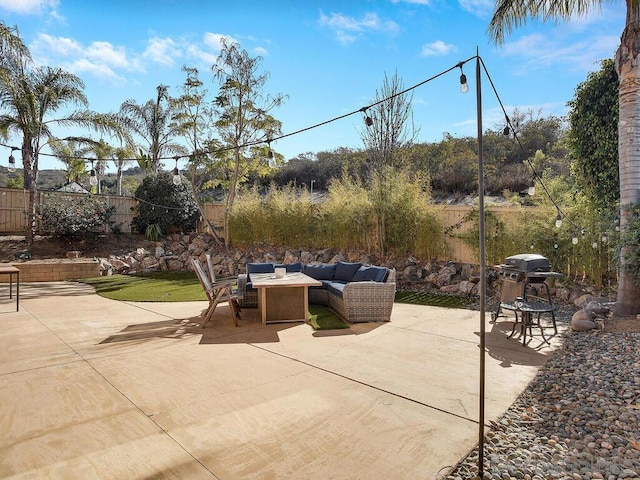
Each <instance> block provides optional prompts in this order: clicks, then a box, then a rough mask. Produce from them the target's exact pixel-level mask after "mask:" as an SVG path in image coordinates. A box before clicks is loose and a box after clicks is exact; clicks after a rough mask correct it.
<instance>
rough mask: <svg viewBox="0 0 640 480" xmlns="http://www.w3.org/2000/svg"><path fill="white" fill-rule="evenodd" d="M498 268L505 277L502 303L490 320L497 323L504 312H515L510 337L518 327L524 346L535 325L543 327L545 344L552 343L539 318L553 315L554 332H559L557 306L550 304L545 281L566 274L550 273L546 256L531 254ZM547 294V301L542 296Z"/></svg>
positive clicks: (517, 256)
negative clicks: (534, 320) (543, 315)
mask: <svg viewBox="0 0 640 480" xmlns="http://www.w3.org/2000/svg"><path fill="white" fill-rule="evenodd" d="M498 268H499V269H500V275H501V276H502V288H501V290H500V304H499V305H498V308H497V310H496V311H495V312H493V313H492V314H491V319H492V320H493V321H494V322H495V321H496V320H497V319H498V317H500V316H501V313H502V311H503V310H510V311H513V312H514V313H515V316H516V319H515V322H514V324H513V328H512V330H511V334H510V335H509V337H512V336H513V335H514V334H515V332H516V328H517V327H518V326H519V327H520V334H521V337H522V344H523V345H526V343H527V342H526V338H527V330H528V331H529V336H531V327H532V326H533V325H536V326H538V327H539V328H540V333H541V334H542V338H543V339H544V341H545V342H547V343H549V342H548V341H547V339H546V338H545V336H544V330H543V328H542V325H541V324H540V316H541V315H542V314H543V313H550V314H551V319H552V322H553V331H554V333H557V332H558V328H557V326H556V316H555V307H554V306H553V302H552V301H551V292H550V290H549V285H548V284H547V283H546V280H547V279H548V278H559V277H562V276H563V275H562V274H561V273H558V272H553V271H551V263H549V260H548V259H547V258H546V257H543V256H542V255H538V254H530V253H523V254H519V255H513V256H511V257H507V258H506V259H505V262H504V263H503V264H502V265H499V266H498ZM544 294H546V298H545V297H543V296H542V295H544ZM533 314H536V315H537V318H536V322H533V320H532V316H533Z"/></svg>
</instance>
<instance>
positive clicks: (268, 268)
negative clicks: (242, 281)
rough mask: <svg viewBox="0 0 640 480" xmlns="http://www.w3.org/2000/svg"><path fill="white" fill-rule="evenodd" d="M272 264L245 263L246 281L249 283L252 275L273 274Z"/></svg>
mask: <svg viewBox="0 0 640 480" xmlns="http://www.w3.org/2000/svg"><path fill="white" fill-rule="evenodd" d="M274 271H275V270H274V266H273V263H247V280H248V281H249V282H250V281H251V274H252V273H273V272H274Z"/></svg>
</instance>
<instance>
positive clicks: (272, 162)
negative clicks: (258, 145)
mask: <svg viewBox="0 0 640 480" xmlns="http://www.w3.org/2000/svg"><path fill="white" fill-rule="evenodd" d="M267 145H268V148H269V150H267V164H268V165H269V168H276V160H275V158H274V155H273V150H271V141H269V142H267Z"/></svg>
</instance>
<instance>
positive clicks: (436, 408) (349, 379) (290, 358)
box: [248, 343, 478, 425]
mask: <svg viewBox="0 0 640 480" xmlns="http://www.w3.org/2000/svg"><path fill="white" fill-rule="evenodd" d="M248 345H251V346H252V347H254V348H257V349H259V350H262V351H264V352H267V353H270V354H272V355H277V356H279V357H282V358H286V359H288V360H292V361H294V362H297V363H300V364H302V365H306V366H308V367H310V368H312V369H315V370H320V371H322V372H325V373H328V374H330V375H335V376H336V377H340V378H342V379H344V380H348V381H350V382H354V383H357V384H359V385H362V386H363V387H367V388H371V389H373V390H376V391H378V392H381V393H385V394H387V395H391V396H392V397H396V398H399V399H402V400H406V401H408V402H411V403H415V404H417V405H421V406H423V407H426V408H428V409H431V410H435V411H437V412H440V413H443V414H445V415H449V416H452V417H456V418H459V419H461V420H465V421H467V422H470V423H473V424H474V425H477V424H478V421H477V420H474V419H472V418H469V417H465V416H464V415H459V414H457V413H453V412H449V411H447V410H445V409H443V408H439V407H435V406H433V405H429V404H428V403H425V402H421V401H420V400H416V399H415V398H411V397H408V396H406V395H401V394H399V393H395V392H392V391H390V390H386V389H384V388H381V387H377V386H375V385H371V384H370V383H367V382H364V381H362V380H358V379H356V378H352V377H349V376H347V375H343V374H341V373H337V372H334V371H332V370H329V369H326V368H323V367H319V366H318V365H314V364H312V363H309V362H305V361H304V360H299V359H297V358H293V357H290V356H289V355H285V354H284V353H279V352H274V351H273V350H269V349H268V348H265V347H261V346H259V345H257V344H255V343H249V344H248Z"/></svg>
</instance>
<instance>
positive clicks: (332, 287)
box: [328, 280, 347, 298]
mask: <svg viewBox="0 0 640 480" xmlns="http://www.w3.org/2000/svg"><path fill="white" fill-rule="evenodd" d="M346 285H347V282H336V281H335V280H334V281H333V282H331V283H329V286H328V290H329V293H333V294H334V295H337V296H338V297H340V298H342V293H343V291H344V287H345V286H346Z"/></svg>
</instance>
